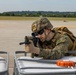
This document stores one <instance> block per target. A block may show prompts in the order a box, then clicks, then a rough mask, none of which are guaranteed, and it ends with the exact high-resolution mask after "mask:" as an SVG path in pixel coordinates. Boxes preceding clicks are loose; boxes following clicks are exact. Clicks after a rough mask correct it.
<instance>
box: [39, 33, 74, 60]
mask: <svg viewBox="0 0 76 75" xmlns="http://www.w3.org/2000/svg"><path fill="white" fill-rule="evenodd" d="M49 42H51V43H49V44H48V42H45V43H43V44H42V46H41V47H42V48H41V51H40V54H39V56H41V57H43V58H45V59H59V58H61V57H63V56H65V53H67V52H68V50H71V49H72V47H73V42H72V41H71V39H70V38H69V37H68V36H67V35H62V34H61V33H58V32H56V34H55V36H54V37H53V38H52V39H51V41H49Z"/></svg>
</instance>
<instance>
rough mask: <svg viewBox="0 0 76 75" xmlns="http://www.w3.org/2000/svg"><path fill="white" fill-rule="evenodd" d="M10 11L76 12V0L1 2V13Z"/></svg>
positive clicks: (18, 0)
mask: <svg viewBox="0 0 76 75" xmlns="http://www.w3.org/2000/svg"><path fill="white" fill-rule="evenodd" d="M8 11H60V12H66V11H73V12H75V11H76V0H0V13H2V12H8Z"/></svg>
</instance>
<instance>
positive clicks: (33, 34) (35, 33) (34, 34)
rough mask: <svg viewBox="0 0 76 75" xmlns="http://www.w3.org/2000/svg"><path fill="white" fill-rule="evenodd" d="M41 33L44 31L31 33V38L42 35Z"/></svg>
mask: <svg viewBox="0 0 76 75" xmlns="http://www.w3.org/2000/svg"><path fill="white" fill-rule="evenodd" d="M43 32H44V30H40V31H38V32H34V33H32V36H34V37H35V36H37V35H38V34H40V35H42V34H43Z"/></svg>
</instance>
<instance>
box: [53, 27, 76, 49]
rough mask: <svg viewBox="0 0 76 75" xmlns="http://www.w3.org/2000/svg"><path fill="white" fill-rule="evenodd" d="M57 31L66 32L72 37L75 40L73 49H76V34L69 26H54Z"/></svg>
mask: <svg viewBox="0 0 76 75" xmlns="http://www.w3.org/2000/svg"><path fill="white" fill-rule="evenodd" d="M54 30H55V31H57V32H65V33H66V34H67V35H68V36H69V37H70V39H71V40H72V41H73V48H72V50H76V36H74V34H73V33H72V32H71V31H70V30H69V29H68V28H67V27H56V28H54Z"/></svg>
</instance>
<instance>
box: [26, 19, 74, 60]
mask: <svg viewBox="0 0 76 75" xmlns="http://www.w3.org/2000/svg"><path fill="white" fill-rule="evenodd" d="M32 32H33V33H32V35H34V34H36V35H35V37H37V38H38V39H39V40H40V42H39V43H38V45H37V47H36V46H34V44H33V42H32V41H31V40H30V42H31V43H30V44H28V45H25V51H26V52H30V53H34V54H37V55H38V56H39V57H43V58H44V59H59V58H62V57H64V56H65V54H66V53H67V52H68V51H69V50H72V47H73V42H72V40H71V39H70V37H69V36H68V35H66V34H61V33H60V32H56V31H54V30H53V25H52V24H51V23H50V21H49V20H48V19H47V18H40V19H39V20H37V21H35V22H34V23H33V24H32Z"/></svg>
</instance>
